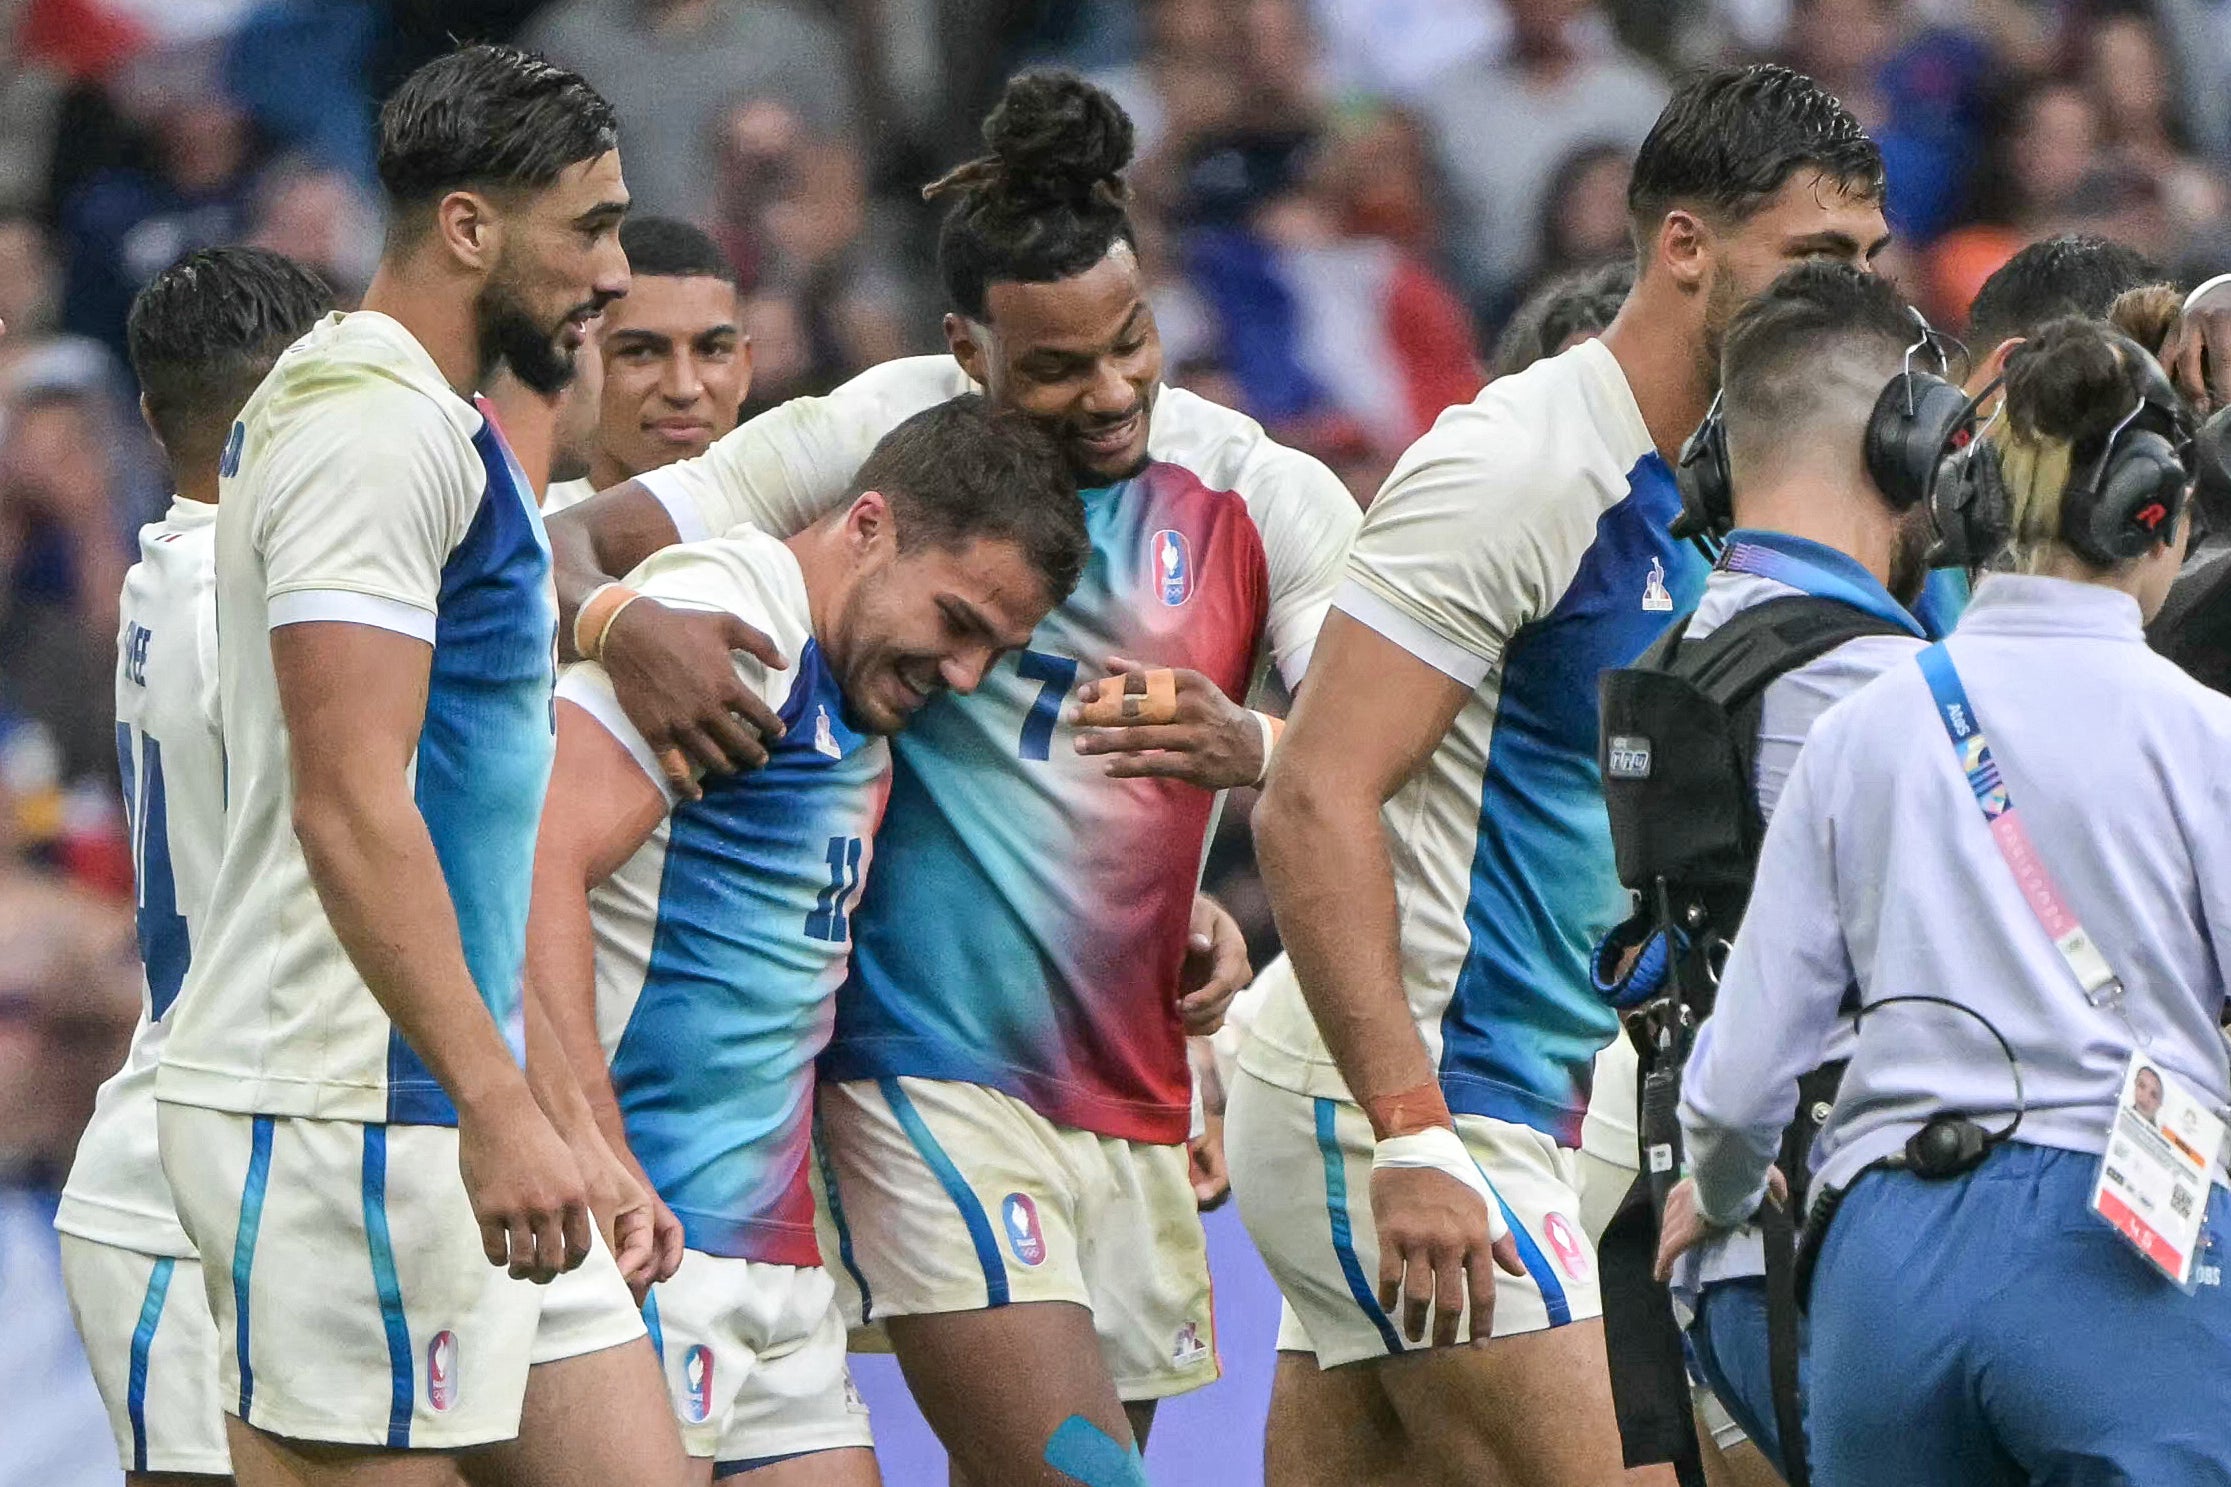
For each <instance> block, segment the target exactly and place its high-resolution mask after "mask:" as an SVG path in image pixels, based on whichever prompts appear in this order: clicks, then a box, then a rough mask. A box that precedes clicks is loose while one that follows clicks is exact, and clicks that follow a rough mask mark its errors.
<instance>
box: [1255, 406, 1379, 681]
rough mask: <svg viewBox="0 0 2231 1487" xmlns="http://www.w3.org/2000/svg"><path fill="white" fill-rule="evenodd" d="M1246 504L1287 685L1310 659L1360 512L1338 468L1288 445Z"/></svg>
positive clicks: (1275, 656) (1275, 653) (1274, 651)
mask: <svg viewBox="0 0 2231 1487" xmlns="http://www.w3.org/2000/svg"><path fill="white" fill-rule="evenodd" d="M1249 508H1250V510H1251V511H1252V512H1253V513H1254V515H1255V525H1256V528H1257V530H1259V531H1260V532H1261V533H1262V538H1263V561H1264V563H1265V565H1266V566H1267V567H1268V569H1269V571H1270V616H1269V623H1268V631H1269V639H1270V650H1271V659H1272V660H1274V661H1275V662H1277V664H1278V673H1279V675H1280V676H1281V677H1282V678H1284V680H1285V682H1286V685H1287V687H1288V688H1289V689H1291V688H1293V687H1296V686H1298V685H1299V684H1300V682H1301V676H1302V673H1303V672H1304V671H1306V670H1307V669H1308V667H1309V655H1310V652H1311V651H1312V650H1313V649H1314V648H1315V647H1316V644H1317V632H1318V631H1319V630H1320V629H1322V628H1323V627H1324V623H1325V611H1326V610H1328V609H1330V608H1331V607H1332V597H1333V594H1334V593H1335V592H1336V591H1337V590H1338V589H1339V587H1340V583H1341V579H1342V576H1343V575H1344V574H1345V573H1346V572H1347V567H1348V549H1349V546H1350V544H1352V543H1353V542H1354V541H1355V536H1356V528H1357V527H1358V526H1359V525H1361V523H1362V520H1363V515H1362V513H1361V512H1360V511H1359V510H1358V509H1357V507H1356V501H1355V497H1353V496H1351V495H1349V494H1348V488H1347V487H1346V486H1344V485H1342V484H1341V483H1340V479H1339V477H1338V476H1336V475H1334V474H1333V473H1332V471H1330V470H1328V469H1326V468H1325V467H1324V465H1322V464H1320V463H1319V462H1318V461H1316V460H1314V459H1312V458H1310V457H1309V456H1308V455H1306V454H1301V453H1297V452H1296V451H1293V450H1288V449H1281V450H1279V451H1278V455H1277V459H1276V461H1275V463H1274V464H1273V465H1272V466H1271V468H1270V469H1268V470H1267V471H1265V472H1264V475H1263V477H1262V478H1261V480H1260V482H1259V490H1258V491H1257V492H1256V493H1253V494H1251V495H1250V498H1249Z"/></svg>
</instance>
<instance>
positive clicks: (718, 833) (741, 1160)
mask: <svg viewBox="0 0 2231 1487" xmlns="http://www.w3.org/2000/svg"><path fill="white" fill-rule="evenodd" d="M854 484H856V485H857V486H858V487H859V490H858V492H857V493H856V494H855V496H854V498H853V500H852V501H851V503H850V504H849V505H847V506H845V507H843V508H841V509H839V510H838V511H836V512H833V513H832V514H830V515H829V516H826V517H823V518H822V519H821V520H820V521H818V522H816V523H815V524H814V525H813V526H811V527H809V528H807V529H806V530H805V531H803V532H800V533H798V534H797V535H796V536H793V537H791V538H790V539H789V540H788V541H787V542H784V541H778V540H777V539H775V538H773V537H769V536H767V535H766V534H765V533H763V532H760V531H758V530H757V529H755V528H752V527H749V526H743V527H738V528H736V529H735V530H733V531H732V532H730V533H729V534H728V535H727V536H726V537H719V538H712V539H709V540H707V541H704V542H696V543H688V544H685V545H682V546H679V547H671V548H667V549H666V550H664V551H663V552H660V553H658V554H656V555H654V556H653V557H652V558H651V559H650V560H649V561H648V562H647V563H645V564H644V565H643V566H642V567H641V568H639V569H637V570H636V572H635V573H634V574H633V575H632V576H631V578H630V585H631V587H634V588H636V589H637V591H638V592H640V593H643V594H645V595H646V596H653V597H658V598H660V599H662V600H664V601H665V602H669V603H681V604H694V605H702V606H715V607H718V608H721V609H724V610H726V611H727V612H729V613H731V614H735V615H737V616H739V617H740V618H742V619H743V620H744V621H745V622H746V623H748V624H750V625H752V626H753V627H754V628H756V629H758V630H760V631H762V632H763V633H765V634H767V635H769V636H771V637H773V638H774V639H775V640H776V642H777V644H779V645H781V646H782V647H783V649H784V652H785V654H786V655H789V656H793V657H795V658H796V660H795V663H794V664H793V665H792V666H791V667H790V668H788V669H787V670H784V671H775V672H771V671H769V670H767V669H766V668H764V667H762V666H761V665H759V663H757V662H756V661H751V660H749V659H746V660H745V661H743V662H742V663H741V664H742V665H743V666H744V667H745V669H746V680H747V682H748V683H749V684H750V685H751V686H752V688H753V689H754V691H756V692H757V693H758V694H759V695H761V696H763V697H766V698H769V699H770V700H772V701H773V702H774V703H775V705H776V706H777V708H778V712H779V715H780V716H781V717H783V718H784V720H785V721H786V722H788V723H789V724H790V728H789V730H788V731H787V732H785V733H784V735H783V736H782V738H781V739H780V740H779V741H778V742H777V743H776V745H775V749H774V756H773V758H771V759H770V760H769V762H768V764H767V767H766V768H765V769H762V770H758V771H755V772H753V773H749V774H737V775H726V776H717V777H713V778H710V779H708V780H707V781H706V784H705V789H704V793H703V795H702V797H701V798H698V799H694V800H690V799H683V798H681V797H680V796H679V795H678V793H677V792H676V791H675V790H674V788H673V786H672V784H671V782H669V781H668V780H667V778H666V775H665V773H664V771H663V770H662V769H661V768H660V766H659V764H658V762H657V760H656V759H655V758H654V757H653V755H652V754H651V752H650V749H649V747H648V746H647V745H646V744H645V743H644V742H643V739H642V735H641V734H639V733H638V732H636V730H635V727H634V725H633V724H631V723H629V722H628V721H627V717H626V714H624V713H623V712H621V711H620V709H619V707H618V706H617V704H616V702H615V701H614V699H613V695H612V688H611V683H610V681H609V680H608V679H607V678H606V677H605V676H604V675H603V671H602V668H600V667H598V666H597V665H596V663H594V662H582V663H579V664H578V665H577V666H575V667H574V668H572V669H571V670H569V671H568V672H567V674H566V676H565V678H564V679H563V680H562V681H561V682H560V683H559V692H558V696H559V706H558V762H557V765H556V768H555V770H554V771H553V773H552V776H551V785H550V800H549V804H548V805H547V807H546V808H545V813H544V817H543V824H542V838H541V841H540V843H539V845H538V846H537V848H536V861H535V900H534V904H535V906H534V913H533V917H532V920H531V923H530V927H529V930H528V949H527V955H528V977H529V984H530V987H531V989H532V990H531V994H532V995H534V996H535V997H537V998H538V999H540V1000H542V1001H544V1002H545V1003H546V1004H547V1005H548V1007H549V1009H550V1015H551V1017H552V1019H553V1020H554V1021H555V1022H557V1023H558V1025H559V1027H560V1029H561V1036H562V1037H563V1038H564V1039H565V1041H566V1042H567V1043H568V1044H569V1046H570V1051H571V1054H572V1057H573V1060H574V1064H575V1067H576V1070H577V1071H578V1073H579V1075H580V1078H581V1081H582V1083H583V1084H584V1085H585V1086H586V1087H587V1088H588V1089H589V1090H590V1098H591V1101H592V1103H593V1104H594V1105H595V1107H596V1111H597V1114H598V1117H599V1118H600V1120H601V1121H602V1123H603V1126H604V1130H605V1134H606V1136H607V1138H608V1139H609V1140H610V1141H611V1143H612V1144H613V1145H614V1147H615V1148H617V1149H620V1150H626V1151H629V1152H631V1153H632V1159H633V1160H635V1161H638V1162H639V1163H640V1164H641V1166H642V1168H643V1169H644V1170H645V1171H646V1173H647V1177H646V1179H645V1180H646V1181H647V1182H650V1183H652V1184H654V1185H655V1186H656V1188H657V1191H658V1193H659V1196H660V1198H661V1199H662V1200H663V1201H664V1202H665V1203H666V1204H667V1205H669V1208H670V1211H672V1212H674V1213H676V1214H678V1215H679V1217H680V1229H681V1232H682V1235H683V1242H684V1243H685V1244H686V1246H687V1249H686V1252H685V1253H684V1255H683V1256H682V1258H681V1260H680V1265H679V1269H678V1270H677V1271H676V1272H675V1273H674V1274H673V1276H672V1278H671V1279H669V1280H665V1281H662V1282H661V1283H660V1284H659V1285H658V1286H657V1287H656V1288H655V1289H654V1290H653V1291H652V1293H651V1300H650V1309H651V1314H652V1315H653V1316H655V1317H656V1318H657V1324H656V1325H657V1326H658V1328H659V1331H660V1334H661V1337H662V1353H663V1355H664V1359H665V1364H666V1372H667V1380H668V1386H669V1390H670V1392H671V1393H672V1396H673V1401H674V1410H675V1414H676V1415H677V1416H678V1417H679V1418H680V1420H681V1422H682V1427H683V1433H684V1437H685V1440H686V1441H687V1443H688V1446H689V1449H690V1452H691V1455H692V1456H694V1457H696V1458H698V1460H699V1472H698V1476H699V1479H700V1480H710V1479H711V1478H712V1476H713V1475H715V1474H716V1473H717V1474H718V1475H720V1476H722V1477H727V1476H731V1475H737V1474H746V1473H748V1474H752V1475H753V1477H754V1480H755V1481H757V1480H765V1481H767V1482H769V1483H776V1482H797V1483H814V1484H830V1487H838V1484H846V1487H849V1484H855V1483H872V1482H873V1481H874V1480H875V1469H874V1458H873V1455H872V1452H871V1450H870V1447H869V1436H868V1422H867V1414H866V1410H865V1409H864V1407H862V1406H861V1405H860V1404H859V1402H858V1398H857V1396H856V1395H854V1394H853V1392H852V1389H851V1385H850V1378H849V1376H848V1374H847V1371H846V1367H845V1358H844V1353H845V1326H844V1320H843V1317H842V1315H841V1314H840V1313H839V1311H838V1309H837V1307H836V1304H835V1300H836V1298H835V1287H834V1283H833V1282H832V1281H831V1280H830V1278H829V1275H828V1273H827V1272H826V1271H825V1270H824V1269H823V1268H822V1261H823V1256H822V1254H821V1250H820V1247H819V1244H818V1242H817V1240H816V1238H815V1234H814V1218H813V1206H814V1205H813V1194H812V1192H811V1189H810V1187H809V1183H808V1170H809V1163H808V1158H807V1148H808V1138H809V1135H810V1132H811V1128H812V1120H813V1094H814V1070H813V1063H814V1058H815V1057H816V1055H818V1054H819V1053H820V1052H821V1049H822V1047H823V1045H824V1044H825V1043H826V1042H827V1040H828V1036H829V1029H830V1026H831V1023H832V1021H833V1017H834V1009H833V1006H832V1003H831V998H832V997H833V996H834V994H835V992H836V989H837V987H838V985H839V984H840V983H842V981H843V980H844V974H845V963H846V959H847V956H848V954H849V951H850V948H851V930H850V925H851V919H852V915H853V913H854V912H855V910H856V907H857V905H858V903H859V902H860V899H861V897H862V895H863V894H864V893H865V892H866V891H867V887H868V880H869V868H870V864H871V862H872V860H873V856H874V853H873V848H872V842H873V839H874V835H875V827H876V823H877V821H878V819H879V818H880V817H881V815H882V812H883V805H884V799H885V796H886V795H887V793H888V791H889V787H890V749H889V746H888V744H887V743H885V741H884V735H886V734H890V733H895V732H896V731H898V730H899V729H900V728H902V727H904V726H905V724H906V722H907V720H908V719H909V718H911V717H912V716H913V714H914V713H915V712H916V711H917V710H918V709H919V708H920V707H921V706H922V705H923V704H924V703H926V702H927V701H928V700H929V699H930V697H932V696H935V695H940V694H942V693H945V692H948V691H949V692H952V693H954V694H956V695H965V694H967V693H969V692H972V691H974V690H975V689H976V686H977V684H978V683H979V682H980V681H982V680H983V678H984V675H985V673H986V672H987V671H988V670H989V669H990V668H991V667H992V666H993V665H995V664H996V663H997V662H998V660H999V658H1000V656H1001V655H1003V654H1004V653H1005V652H1007V651H1009V650H1012V649H1015V648H1017V647H1019V646H1021V645H1022V644H1023V643H1024V642H1025V641H1027V640H1028V639H1029V638H1030V633H1031V631H1032V630H1033V629H1035V628H1036V626H1037V624H1038V622H1039V621H1040V620H1042V619H1044V618H1045V615H1046V613H1047V611H1048V610H1049V609H1051V608H1052V607H1053V605H1054V604H1056V603H1058V602H1060V601H1061V600H1062V599H1064V598H1066V597H1067V596H1068V593H1069V591H1070V590H1071V589H1072V588H1074V587H1075V584H1076V580H1077V577H1078V574H1079V573H1080V572H1081V571H1082V569H1083V567H1084V562H1085V557H1086V555H1087V552H1088V545H1087V539H1086V536H1085V526H1084V510H1083V507H1082V505H1081V504H1080V503H1079V502H1078V500H1077V498H1076V494H1075V490H1076V486H1075V482H1074V479H1073V477H1072V476H1071V475H1070V474H1069V471H1068V469H1067V467H1066V465H1065V464H1064V463H1063V462H1062V460H1061V457H1060V454H1059V451H1058V450H1056V449H1055V448H1054V446H1053V444H1052V442H1051V441H1050V440H1047V439H1046V438H1045V437H1044V436H1043V435H1042V434H1040V433H1039V432H1038V431H1037V430H1036V429H1035V428H1034V427H1032V426H1031V425H1029V424H1027V423H1024V422H1023V421H1021V420H1019V419H1016V418H1013V417H1011V416H1010V417H1007V418H1004V419H1002V418H998V417H995V416H994V415H992V414H991V413H990V412H989V410H988V409H987V408H986V406H985V404H984V401H983V399H982V398H981V397H980V396H974V395H971V396H968V397H963V398H958V399H955V400H954V401H952V402H949V403H941V404H938V405H937V406H935V407H933V408H930V409H928V410H927V411H925V412H922V413H917V414H916V415H914V416H913V417H912V418H910V419H908V420H907V421H906V422H905V423H902V424H900V425H899V427H898V428H897V429H895V430H893V431H892V432H891V433H890V434H888V435H886V436H885V437H884V439H883V440H882V442H881V443H879V444H878V445H877V446H876V448H875V451H874V452H873V453H872V454H870V455H869V456H868V459H867V462H866V463H865V464H864V465H862V466H861V468H860V472H859V475H858V477H857V478H856V480H855V481H854ZM607 1061H609V1065H610V1067H609V1070H608V1069H607Z"/></svg>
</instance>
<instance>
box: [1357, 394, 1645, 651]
mask: <svg viewBox="0 0 2231 1487" xmlns="http://www.w3.org/2000/svg"><path fill="white" fill-rule="evenodd" d="M1545 442H1546V441H1545V440H1543V439H1542V438H1540V437H1539V436H1537V435H1536V434H1535V433H1533V432H1531V431H1525V430H1521V429H1519V428H1518V427H1517V426H1516V423H1515V420H1513V419H1512V418H1510V417H1509V416H1508V414H1507V411H1498V410H1489V409H1486V408H1483V407H1481V406H1480V405H1477V404H1474V405H1470V406H1468V407H1466V408H1464V409H1460V410H1452V412H1451V413H1449V414H1444V415H1443V417H1442V421H1441V422H1440V423H1439V424H1438V425H1436V426H1435V428H1434V430H1433V431H1432V432H1431V433H1429V434H1427V435H1426V436H1425V438H1423V439H1421V440H1419V441H1418V443H1417V444H1415V445H1413V446H1412V447H1411V451H1410V453H1409V454H1407V455H1405V456H1404V457H1403V460H1402V462H1401V463H1400V464H1399V465H1397V466H1396V467H1395V470H1394V473H1393V474H1392V475H1391V476H1389V477H1388V480H1387V484H1386V486H1385V488H1384V489H1382V490H1381V491H1380V493H1379V497H1378V499H1377V500H1375V501H1374V502H1372V503H1371V507H1370V509H1369V510H1368V511H1366V512H1365V513H1364V517H1363V525H1362V528H1361V530H1360V531H1358V532H1357V534H1356V541H1355V547H1354V551H1353V552H1352V554H1351V555H1350V557H1349V560H1348V567H1347V580H1346V582H1345V583H1344V584H1343V585H1342V587H1341V589H1340V592H1339V594H1338V595H1337V596H1336V597H1335V598H1334V601H1333V603H1334V606H1335V607H1336V608H1338V609H1339V610H1341V612H1342V613H1344V614H1347V615H1348V616H1349V617H1350V618H1352V619H1355V620H1357V621H1359V622H1361V623H1363V624H1365V625H1367V626H1369V627H1370V628H1371V629H1373V630H1375V631H1377V632H1378V633H1379V634H1381V635H1383V636H1385V637H1386V638H1387V639H1388V640H1391V641H1393V642H1394V643H1395V644H1397V645H1399V646H1401V647H1402V648H1403V649H1404V650H1406V651H1409V652H1410V653H1411V654H1413V655H1415V656H1416V657H1418V659H1419V660H1421V661H1424V662H1425V663H1426V664H1427V665H1429V666H1432V667H1433V668H1434V669H1435V670H1437V671H1440V672H1443V673H1444V674H1446V675H1448V676H1450V677H1452V678H1454V679H1455V680H1457V681H1459V682H1462V683H1463V684H1465V685H1466V686H1474V687H1476V686H1478V685H1479V684H1480V682H1481V681H1483V680H1484V679H1485V678H1486V676H1487V675H1488V673H1489V672H1490V671H1492V670H1493V669H1494V668H1495V667H1496V666H1497V665H1499V664H1500V663H1501V661H1502V659H1503V649H1504V647H1505V646H1506V645H1508V644H1509V643H1510V639H1511V636H1512V635H1513V634H1514V633H1516V632H1517V630H1518V629H1519V627H1520V626H1522V625H1524V624H1526V623H1527V622H1528V621H1530V620H1534V619H1537V618H1539V617H1541V616H1542V615H1545V614H1547V613H1548V612H1549V611H1550V609H1551V608H1553V607H1554V606H1555V605H1556V603H1557V601H1558V599H1559V598H1561V597H1562V596H1563V593H1564V590H1565V588H1566V586H1567V585H1568V584H1569V583H1570V582H1571V581H1572V576H1573V574H1574V573H1575V572H1576V571H1577V570H1578V568H1579V565H1580V562H1581V559H1582V557H1583V556H1584V555H1585V554H1586V553H1587V551H1588V547H1589V545H1590V543H1592V542H1593V541H1594V540H1595V529H1596V521H1597V518H1598V517H1599V516H1600V515H1601V514H1602V512H1603V510H1604V507H1605V505H1606V504H1607V503H1606V502H1605V501H1604V500H1603V499H1602V497H1601V495H1600V493H1598V492H1597V491H1595V490H1594V489H1593V488H1592V486H1593V482H1592V480H1591V478H1590V476H1589V475H1588V474H1587V472H1586V471H1585V470H1583V469H1581V468H1579V467H1578V466H1577V457H1576V459H1575V460H1567V461H1564V462H1562V463H1563V465H1564V468H1562V469H1560V468H1558V466H1559V464H1560V461H1558V460H1557V459H1556V458H1555V457H1554V453H1553V451H1551V450H1547V449H1545Z"/></svg>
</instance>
